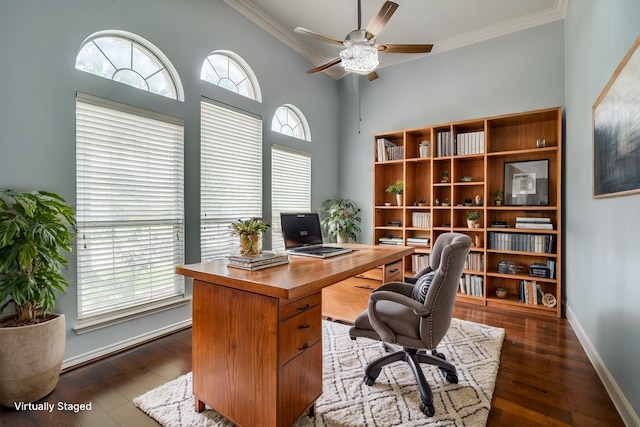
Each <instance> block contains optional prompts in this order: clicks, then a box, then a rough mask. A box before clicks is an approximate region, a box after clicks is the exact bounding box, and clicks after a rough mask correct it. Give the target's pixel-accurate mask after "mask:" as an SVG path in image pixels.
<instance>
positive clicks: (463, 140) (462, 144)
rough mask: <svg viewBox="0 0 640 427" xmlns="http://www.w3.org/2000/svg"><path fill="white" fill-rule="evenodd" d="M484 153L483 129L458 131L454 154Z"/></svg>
mask: <svg viewBox="0 0 640 427" xmlns="http://www.w3.org/2000/svg"><path fill="white" fill-rule="evenodd" d="M482 153H484V131H478V132H467V133H459V134H458V135H457V136H456V154H457V155H466V154H482Z"/></svg>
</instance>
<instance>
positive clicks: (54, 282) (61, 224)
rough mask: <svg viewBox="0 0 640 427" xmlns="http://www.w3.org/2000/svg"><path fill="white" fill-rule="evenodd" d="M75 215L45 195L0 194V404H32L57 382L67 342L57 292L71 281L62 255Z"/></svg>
mask: <svg viewBox="0 0 640 427" xmlns="http://www.w3.org/2000/svg"><path fill="white" fill-rule="evenodd" d="M74 215H75V213H74V211H73V209H72V208H71V207H69V206H67V205H66V202H65V201H64V199H63V198H62V197H60V196H59V195H57V194H54V193H49V192H45V191H39V192H35V193H24V192H18V191H12V190H3V191H2V192H0V302H2V301H4V302H5V304H4V305H2V307H0V313H2V312H4V310H5V309H7V308H9V307H10V306H11V307H12V308H13V309H14V314H10V315H8V316H6V317H3V318H2V319H0V360H2V363H1V364H0V403H1V404H2V405H5V406H13V403H14V402H33V401H35V400H38V399H40V398H42V397H44V396H46V395H47V394H49V393H50V392H51V391H52V390H53V389H54V388H55V387H56V384H57V383H58V377H59V374H60V367H61V365H62V360H63V357H64V348H65V340H66V330H65V318H64V315H63V314H53V313H52V311H53V309H54V306H55V301H56V294H57V292H65V290H66V288H67V287H68V286H69V283H68V282H67V280H66V279H65V277H64V276H63V275H62V273H61V269H62V267H63V266H66V265H67V260H66V258H65V257H64V256H63V255H62V253H61V251H67V252H70V251H71V244H72V241H73V238H74V236H75V219H74Z"/></svg>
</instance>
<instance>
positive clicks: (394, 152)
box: [376, 138, 404, 162]
mask: <svg viewBox="0 0 640 427" xmlns="http://www.w3.org/2000/svg"><path fill="white" fill-rule="evenodd" d="M376 142H377V151H378V152H377V157H378V161H379V162H386V161H387V160H402V159H404V147H403V146H402V145H396V144H394V143H393V142H391V141H389V140H388V139H386V138H378V140H377V141H376Z"/></svg>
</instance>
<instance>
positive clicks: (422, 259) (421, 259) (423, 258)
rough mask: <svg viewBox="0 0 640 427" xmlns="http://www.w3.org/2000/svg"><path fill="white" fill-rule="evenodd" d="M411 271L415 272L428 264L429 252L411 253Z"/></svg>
mask: <svg viewBox="0 0 640 427" xmlns="http://www.w3.org/2000/svg"><path fill="white" fill-rule="evenodd" d="M411 266H412V268H411V272H412V273H417V272H418V271H420V270H422V269H423V268H425V267H428V266H429V254H422V253H419V254H413V255H411Z"/></svg>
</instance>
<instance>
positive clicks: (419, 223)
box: [411, 212, 431, 228]
mask: <svg viewBox="0 0 640 427" xmlns="http://www.w3.org/2000/svg"><path fill="white" fill-rule="evenodd" d="M411 219H412V221H411V222H412V223H413V226H414V227H415V228H431V212H413V214H412V215H411Z"/></svg>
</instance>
